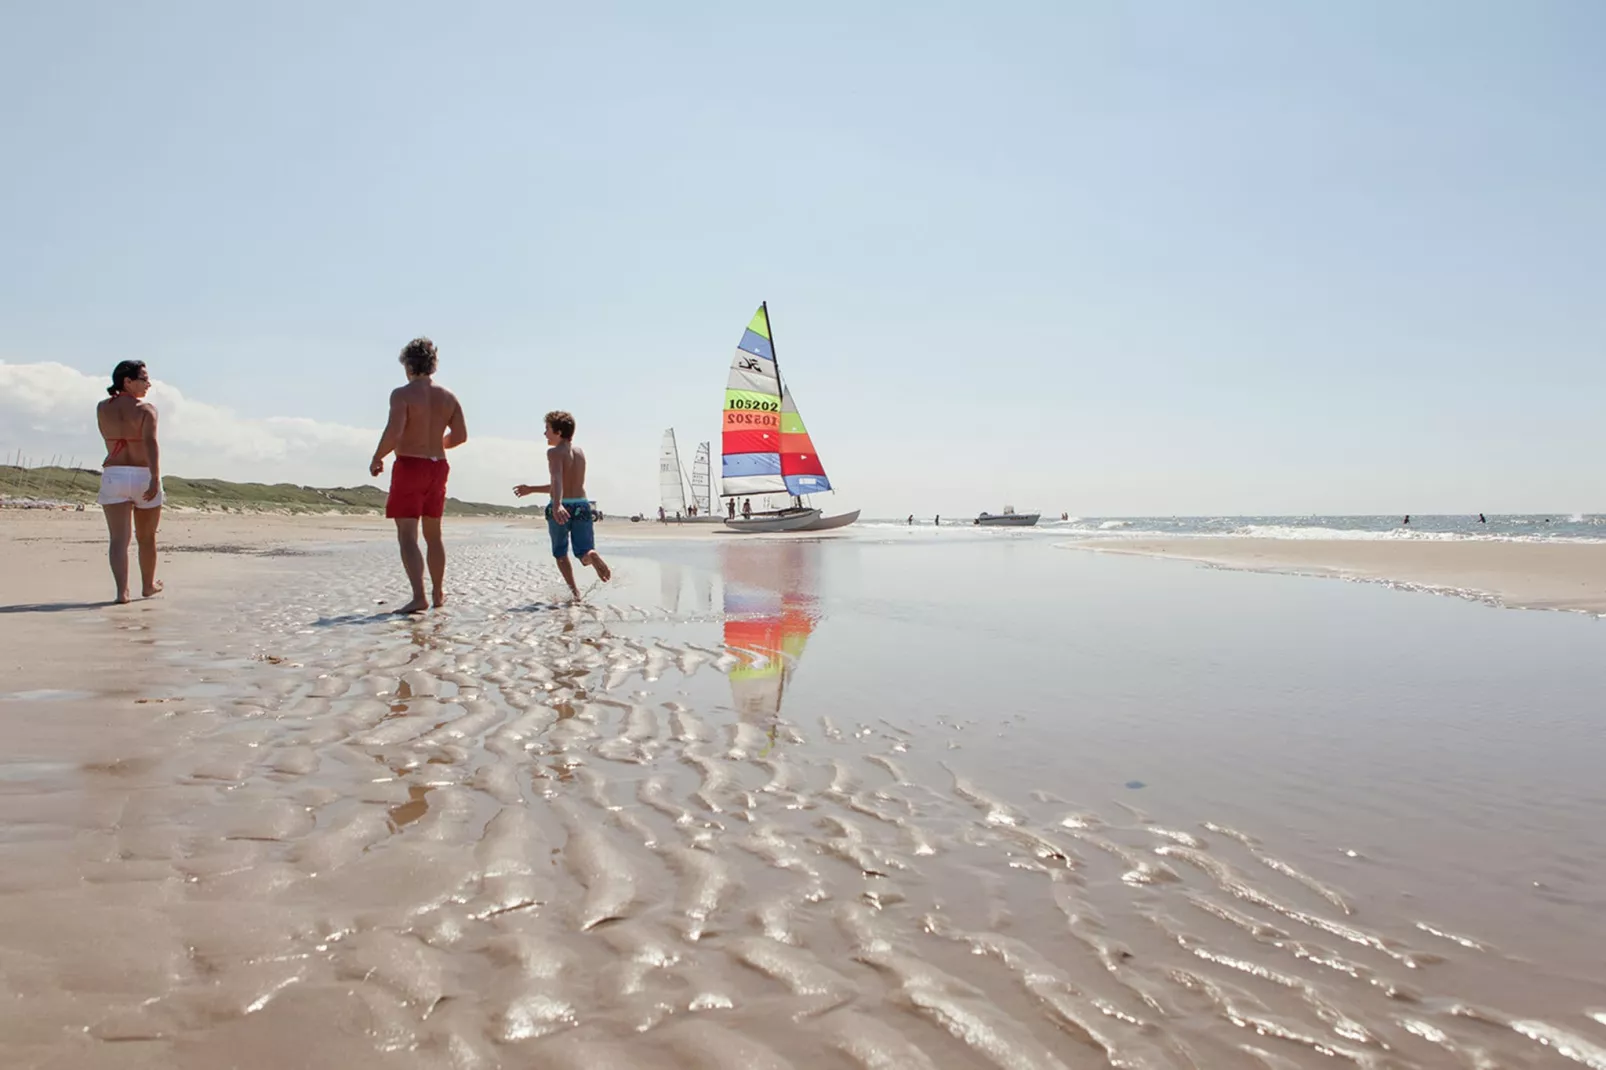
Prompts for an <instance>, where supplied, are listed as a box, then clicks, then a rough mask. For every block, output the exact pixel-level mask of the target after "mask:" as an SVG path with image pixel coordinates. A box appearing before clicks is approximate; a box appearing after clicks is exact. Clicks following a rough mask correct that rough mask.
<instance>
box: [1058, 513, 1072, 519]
mask: <svg viewBox="0 0 1606 1070" xmlns="http://www.w3.org/2000/svg"><path fill="white" fill-rule="evenodd" d="M1070 518H1071V514H1070V513H1061V514H1060V519H1061V520H1069V519H1070Z"/></svg>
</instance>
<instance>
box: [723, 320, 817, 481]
mask: <svg viewBox="0 0 1606 1070" xmlns="http://www.w3.org/2000/svg"><path fill="white" fill-rule="evenodd" d="M721 453H722V458H723V463H722V467H721V476H722V480H721V482H722V484H723V490H722V493H723V494H724V496H725V497H732V496H736V495H749V494H793V495H800V494H813V493H815V492H816V491H823V490H830V489H831V482H830V480H828V479H827V478H826V476H825V468H824V467H823V466H822V465H821V464H820V458H819V455H818V454H816V453H815V452H814V444H813V443H812V442H810V441H809V434H808V431H807V429H805V427H804V426H803V417H802V416H801V415H800V414H799V413H798V411H797V405H796V404H795V403H794V402H793V401H792V398H791V394H790V393H789V392H788V391H787V390H786V388H785V387H784V386H783V385H782V381H781V372H780V367H779V365H778V364H777V363H776V359H775V344H774V341H773V339H772V335H771V332H770V314H769V306H767V305H760V306H759V308H758V311H757V312H755V313H754V314H753V319H752V321H751V322H750V323H748V325H747V329H746V330H745V331H743V332H742V340H741V341H740V342H738V343H737V344H736V356H735V357H734V358H732V360H731V372H730V378H729V379H728V380H727V381H726V383H725V425H724V431H723V438H722V443H721Z"/></svg>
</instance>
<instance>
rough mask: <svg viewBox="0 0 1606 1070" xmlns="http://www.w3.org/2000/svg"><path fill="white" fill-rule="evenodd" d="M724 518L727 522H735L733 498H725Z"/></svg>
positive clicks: (734, 502)
mask: <svg viewBox="0 0 1606 1070" xmlns="http://www.w3.org/2000/svg"><path fill="white" fill-rule="evenodd" d="M725 518H726V519H727V520H735V519H736V499H735V498H727V499H726V500H725Z"/></svg>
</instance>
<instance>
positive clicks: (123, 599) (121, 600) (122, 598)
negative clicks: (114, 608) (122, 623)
mask: <svg viewBox="0 0 1606 1070" xmlns="http://www.w3.org/2000/svg"><path fill="white" fill-rule="evenodd" d="M132 601H133V599H132V598H130V597H128V592H127V591H119V592H118V594H117V601H116V602H115V603H113V604H114V605H119V606H126V605H128V603H130V602H132Z"/></svg>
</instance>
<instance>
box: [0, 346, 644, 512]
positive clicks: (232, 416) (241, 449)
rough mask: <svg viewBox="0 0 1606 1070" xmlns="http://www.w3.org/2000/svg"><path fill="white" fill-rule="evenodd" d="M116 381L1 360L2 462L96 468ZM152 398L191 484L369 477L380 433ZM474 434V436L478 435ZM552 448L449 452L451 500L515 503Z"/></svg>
mask: <svg viewBox="0 0 1606 1070" xmlns="http://www.w3.org/2000/svg"><path fill="white" fill-rule="evenodd" d="M108 382H109V380H106V379H102V378H100V377H97V376H92V375H87V374H85V373H84V372H81V371H79V370H77V369H76V368H70V367H68V366H67V365H65V364H55V363H35V364H14V363H6V362H3V361H0V461H3V463H7V464H9V463H12V462H13V460H14V458H15V457H16V456H17V454H18V453H19V451H20V453H21V454H22V456H23V457H25V458H26V459H27V461H28V462H29V463H31V464H45V463H48V462H49V461H50V460H51V459H52V458H55V459H57V460H58V463H61V464H66V463H68V462H69V461H72V460H76V462H77V463H78V464H79V465H80V466H82V467H91V468H93V467H98V466H99V464H100V461H101V460H102V458H103V457H104V455H105V446H104V444H103V443H102V442H101V439H100V436H99V434H98V433H97V431H96V429H95V405H96V403H97V402H99V401H100V400H101V399H102V398H104V397H105V396H106V385H107V383H108ZM149 396H150V400H151V402H152V403H153V404H155V405H156V408H157V411H158V412H159V413H160V414H161V421H162V423H161V429H162V430H161V441H162V469H163V470H164V471H165V472H167V473H168V474H171V475H178V476H189V477H192V478H217V479H232V480H237V481H241V482H255V483H295V484H300V485H305V486H319V487H350V486H356V485H359V484H362V483H373V482H378V483H379V484H380V485H382V486H383V485H384V484H385V483H386V482H387V480H388V477H381V478H380V479H379V480H377V481H375V480H373V479H371V478H370V477H369V476H368V459H369V457H371V456H372V455H373V448H374V443H375V442H376V441H377V440H378V437H379V428H362V427H352V426H349V425H346V424H335V423H326V422H324V421H320V420H307V419H302V418H299V417H293V416H274V417H268V418H266V419H257V418H248V417H242V416H239V415H238V414H236V413H234V412H232V411H230V410H229V409H227V408H225V407H223V406H221V405H213V404H211V403H209V402H205V401H198V400H196V399H194V398H191V397H187V396H185V394H184V393H183V391H181V390H179V389H178V388H177V387H175V386H173V385H172V384H170V383H164V382H162V381H160V380H158V381H157V382H156V383H155V384H154V385H153V386H152V388H151V392H150V395H149ZM471 433H472V432H471ZM545 448H546V446H545V443H542V442H536V441H533V440H526V439H508V438H481V437H473V438H470V440H469V441H468V442H467V443H465V444H464V445H463V446H460V447H459V448H457V449H455V450H453V451H452V453H451V455H450V456H451V462H452V476H451V493H452V495H453V496H454V497H457V498H463V499H466V500H470V501H483V502H500V503H511V502H512V501H513V497H512V494H511V493H510V491H509V488H510V487H511V486H512V485H513V484H514V483H517V482H527V481H530V480H532V479H537V478H539V477H540V476H541V474H542V473H543V472H544V471H545V460H544V455H543V451H544V450H545ZM588 483H590V484H591V485H590V486H589V487H588V488H587V489H588V490H589V491H590V492H591V494H592V496H593V497H594V498H596V499H598V500H599V501H601V502H603V503H604V505H605V506H606V504H607V502H608V501H609V500H610V495H613V500H615V501H621V505H620V508H623V502H622V500H621V498H620V497H619V496H618V495H617V494H616V493H615V491H616V487H617V486H618V485H619V484H618V483H617V481H614V480H610V479H608V478H607V476H606V474H605V473H603V474H602V475H600V477H599V476H592V477H591V478H589V479H588Z"/></svg>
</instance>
